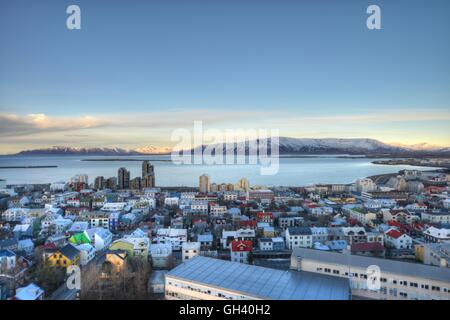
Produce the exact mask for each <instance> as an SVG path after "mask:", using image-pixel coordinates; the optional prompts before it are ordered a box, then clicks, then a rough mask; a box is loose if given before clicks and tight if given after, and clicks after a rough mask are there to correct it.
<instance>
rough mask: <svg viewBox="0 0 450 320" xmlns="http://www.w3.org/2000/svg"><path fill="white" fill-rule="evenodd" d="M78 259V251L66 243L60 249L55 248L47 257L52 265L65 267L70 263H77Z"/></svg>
mask: <svg viewBox="0 0 450 320" xmlns="http://www.w3.org/2000/svg"><path fill="white" fill-rule="evenodd" d="M79 261H80V251H79V250H78V249H77V248H75V247H74V246H73V245H71V244H67V245H65V246H64V247H62V248H61V249H57V250H56V251H55V252H53V254H51V255H49V256H48V258H47V262H48V263H49V264H50V265H51V266H52V267H63V268H66V267H68V266H71V265H78V263H79Z"/></svg>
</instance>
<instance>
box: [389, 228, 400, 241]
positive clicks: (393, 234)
mask: <svg viewBox="0 0 450 320" xmlns="http://www.w3.org/2000/svg"><path fill="white" fill-rule="evenodd" d="M386 235H387V236H389V237H391V238H394V239H398V238H400V237H401V236H402V235H403V233H401V232H400V231H397V230H394V229H392V230H389V231H388V232H386Z"/></svg>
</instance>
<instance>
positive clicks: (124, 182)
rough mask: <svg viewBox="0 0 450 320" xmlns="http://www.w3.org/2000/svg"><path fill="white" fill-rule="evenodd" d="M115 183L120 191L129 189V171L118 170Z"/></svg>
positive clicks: (124, 169)
mask: <svg viewBox="0 0 450 320" xmlns="http://www.w3.org/2000/svg"><path fill="white" fill-rule="evenodd" d="M117 182H118V187H119V190H120V189H129V188H130V171H128V170H127V169H126V168H120V169H119V172H118V173H117Z"/></svg>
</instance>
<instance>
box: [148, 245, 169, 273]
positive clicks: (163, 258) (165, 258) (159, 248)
mask: <svg viewBox="0 0 450 320" xmlns="http://www.w3.org/2000/svg"><path fill="white" fill-rule="evenodd" d="M150 255H151V259H152V265H153V267H157V268H167V267H169V263H170V258H171V257H172V245H171V244H170V243H155V244H151V245H150Z"/></svg>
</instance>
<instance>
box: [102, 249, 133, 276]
mask: <svg viewBox="0 0 450 320" xmlns="http://www.w3.org/2000/svg"><path fill="white" fill-rule="evenodd" d="M127 257H128V252H127V251H125V250H115V251H108V252H107V253H106V256H105V262H106V263H109V264H110V265H111V267H112V270H111V271H112V272H113V273H119V272H121V271H122V270H123V268H124V266H125V262H126V259H127Z"/></svg>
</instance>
